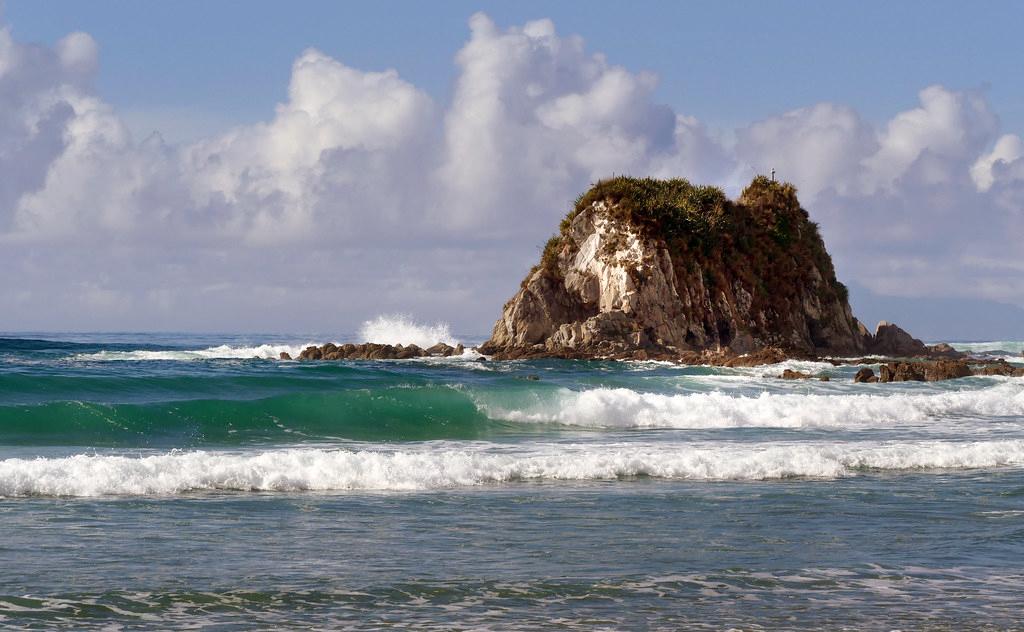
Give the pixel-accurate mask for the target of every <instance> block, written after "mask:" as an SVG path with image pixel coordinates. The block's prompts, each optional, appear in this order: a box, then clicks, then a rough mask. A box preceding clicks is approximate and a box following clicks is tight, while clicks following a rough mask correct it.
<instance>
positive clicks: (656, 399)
mask: <svg viewBox="0 0 1024 632" xmlns="http://www.w3.org/2000/svg"><path fill="white" fill-rule="evenodd" d="M476 403H477V406H478V407H479V408H480V410H481V411H482V412H483V413H484V414H486V415H487V416H489V417H491V418H493V419H499V420H505V421H514V422H530V423H552V424H564V425H572V426H589V427H595V428H732V427H770V428H801V427H830V428H841V427H851V428H858V427H874V426H878V425H891V424H908V423H920V422H924V421H928V420H929V419H937V418H940V417H941V418H946V419H948V418H949V417H951V416H953V417H965V418H978V417H990V416H997V417H998V416H1010V415H1024V383H1021V382H1019V381H1016V380H1014V381H1004V382H1002V383H997V384H996V385H994V386H989V387H987V388H982V389H975V390H963V391H948V392H939V393H913V394H912V393H906V392H894V393H889V394H885V395H867V394H814V393H784V394H779V393H768V392H763V393H761V394H759V395H735V394H727V393H724V392H711V393H688V394H678V395H665V394H659V393H643V392H637V391H633V390H630V389H625V388H595V389H590V390H585V391H570V390H568V389H562V390H560V391H557V392H556V393H554V394H552V395H550V396H547V397H540V398H536V399H534V400H533V401H532V402H531V403H530V404H527V405H525V406H523V407H521V408H515V407H511V406H509V405H508V404H507V403H502V404H496V403H494V402H491V401H488V400H487V399H486V398H477V402H476Z"/></svg>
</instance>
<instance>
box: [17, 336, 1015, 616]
mask: <svg viewBox="0 0 1024 632" xmlns="http://www.w3.org/2000/svg"><path fill="white" fill-rule="evenodd" d="M334 338H335V339H336V340H338V341H339V342H340V341H344V339H345V337H344V336H337V337H334ZM325 339H327V338H320V337H308V336H307V337H295V336H238V335H219V336H194V335H180V334H160V335H155V334H46V335H41V334H4V335H0V568H3V571H4V572H3V573H2V574H0V625H3V626H7V627H12V628H55V627H57V628H66V629H86V628H96V629H184V628H190V627H206V628H212V629H278V628H378V627H388V626H400V627H416V628H434V629H480V628H490V629H535V628H538V627H552V628H560V629H624V628H631V629H632V628H640V629H681V628H682V629H729V628H735V629H751V630H753V629H779V628H784V629H823V628H828V629H844V628H845V629H878V630H889V629H1014V628H1018V627H1021V626H1022V625H1024V624H1022V623H1021V615H1020V612H1021V611H1022V608H1021V600H1020V594H1022V591H1024V571H1022V570H1021V561H1022V560H1024V381H1022V380H1019V379H1017V380H1015V379H1011V378H999V377H976V378H967V379H962V380H955V381H950V382H942V383H930V384H916V383H915V384H887V385H860V384H853V383H852V376H853V373H854V372H856V370H857V369H858V368H859V367H856V366H848V367H834V366H832V365H831V364H828V363H795V362H790V363H786V364H784V365H776V366H769V367H758V368H754V369H722V368H710V367H679V366H672V365H668V364H664V363H655V362H631V363H619V362H578V361H576V362H572V361H531V362H479V361H477V355H476V354H473V353H468V354H467V355H466V356H463V357H459V358H450V359H424V360H409V361H387V362H287V361H285V362H282V361H278V360H276V358H277V356H278V354H279V353H280V352H281V351H289V352H291V353H293V355H294V354H295V352H297V350H298V349H299V348H301V346H302V345H303V344H305V343H308V342H311V341H314V340H315V341H318V342H322V341H323V340H325ZM468 342H472V340H468ZM954 345H955V346H959V347H962V348H969V349H971V350H973V351H975V352H977V353H983V354H987V355H989V356H991V357H1006V358H1009V359H1011V361H1015V362H1019V361H1020V360H1021V357H1020V353H1021V351H1022V349H1024V345H1021V343H1020V342H1015V341H1004V342H994V343H984V344H981V343H974V344H958V343H954ZM784 368H797V369H800V370H804V371H808V372H812V373H822V374H827V375H829V376H830V378H831V380H830V381H828V382H820V381H816V380H815V381H799V382H791V381H783V380H779V379H777V375H778V374H780V373H781V372H782V370H783V369H784Z"/></svg>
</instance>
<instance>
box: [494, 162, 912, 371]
mask: <svg viewBox="0 0 1024 632" xmlns="http://www.w3.org/2000/svg"><path fill="white" fill-rule="evenodd" d="M480 351H481V352H482V353H487V354H492V355H494V356H495V357H497V358H499V359H501V358H522V357H540V356H546V357H566V358H587V357H610V358H664V359H675V360H680V361H684V362H689V361H698V362H704V363H713V364H728V363H729V362H732V361H734V360H735V358H736V357H737V356H745V355H747V354H752V353H756V354H760V355H761V356H765V355H767V356H768V357H765V360H766V361H772V360H771V359H770V358H776V357H821V356H846V357H849V356H854V355H858V354H865V353H875V354H881V355H886V356H903V355H930V351H929V349H928V348H927V347H925V345H924V344H923V343H921V342H920V341H919V340H915V339H914V338H913V337H912V336H910V335H909V334H907V333H906V332H905V331H903V330H902V329H900V328H899V327H896V326H895V325H891V324H889V323H884V322H883V323H881V324H880V325H879V327H878V329H877V330H876V332H875V334H874V335H872V334H871V333H870V332H868V330H867V329H866V328H865V327H864V326H863V325H862V324H861V323H860V322H859V321H857V319H856V318H854V317H853V313H852V311H851V309H850V306H849V303H848V302H847V292H846V287H845V286H843V285H842V284H841V283H839V281H838V280H836V275H835V270H834V268H833V266H832V260H831V258H830V257H829V255H828V253H827V252H826V250H825V245H824V243H823V242H822V239H821V236H820V234H819V233H818V227H817V225H816V224H815V223H814V222H811V221H810V219H809V217H808V214H807V212H806V211H805V210H804V209H803V208H801V207H800V203H799V201H798V200H797V197H796V190H795V188H794V187H793V186H792V185H790V184H782V183H777V182H773V181H770V180H768V179H767V178H765V177H762V176H759V177H757V178H755V179H754V181H753V182H752V183H751V184H750V186H748V187H747V188H746V189H745V190H744V191H743V193H742V195H741V196H740V198H739V199H738V200H737V201H730V200H728V199H727V198H726V197H725V195H724V194H723V193H722V192H721V191H720V190H718V189H716V188H714V187H702V186H694V185H691V184H690V183H689V182H686V181H685V180H653V179H635V178H625V177H620V178H613V179H610V180H604V181H601V182H599V183H597V184H596V185H595V186H594V187H593V188H591V189H590V191H588V192H587V193H586V194H584V195H582V196H581V197H580V198H579V200H577V203H576V205H575V208H574V209H573V210H572V211H571V212H570V213H569V215H568V216H567V217H566V218H565V220H564V221H563V222H562V226H561V230H560V232H559V234H558V235H556V236H555V237H553V238H552V239H551V240H550V241H549V242H548V244H547V246H546V247H545V248H544V252H543V255H542V258H541V262H540V264H539V265H538V266H536V267H534V268H533V269H532V270H531V271H530V273H529V274H528V275H527V277H526V278H525V279H524V280H523V282H522V284H521V287H520V289H519V291H518V292H517V293H516V294H515V296H513V297H512V298H511V299H510V300H509V301H508V302H507V303H506V304H505V307H504V310H503V312H502V315H501V318H500V319H499V320H498V322H497V323H496V324H495V326H494V330H493V332H492V335H491V338H490V340H488V341H487V342H486V343H485V344H484V345H483V346H481V347H480Z"/></svg>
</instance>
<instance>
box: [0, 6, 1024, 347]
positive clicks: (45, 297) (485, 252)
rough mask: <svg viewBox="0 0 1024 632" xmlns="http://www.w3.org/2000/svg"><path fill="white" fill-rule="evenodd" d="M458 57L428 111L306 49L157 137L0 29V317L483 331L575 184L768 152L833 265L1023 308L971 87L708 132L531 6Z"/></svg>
mask: <svg viewBox="0 0 1024 632" xmlns="http://www.w3.org/2000/svg"><path fill="white" fill-rule="evenodd" d="M455 64H456V69H457V71H458V77H457V81H456V83H455V87H454V92H453V94H452V95H451V99H450V103H448V104H447V105H441V104H438V103H435V102H434V101H433V100H432V99H431V98H430V97H429V96H428V95H427V94H426V93H424V92H423V91H421V90H420V89H418V88H417V87H416V86H414V85H412V84H410V83H409V82H407V81H405V80H404V79H402V78H401V76H400V75H399V74H398V72H397V71H395V70H385V71H383V72H368V71H363V70H359V69H356V68H352V67H350V66H347V65H345V63H344V62H343V60H336V59H333V58H331V57H329V56H327V55H325V54H323V53H321V52H319V51H316V50H312V49H311V50H307V51H305V52H304V53H302V54H301V55H300V56H299V57H298V58H297V59H296V60H295V61H294V63H293V65H292V72H291V79H290V82H289V85H288V93H287V99H286V100H285V101H284V102H283V103H281V104H279V105H278V106H277V108H276V111H274V112H272V113H268V117H267V119H266V121H265V122H262V123H258V124H254V125H243V126H238V127H235V128H232V129H228V130H225V131H223V132H221V133H218V134H213V135H211V136H209V137H206V138H202V139H200V140H198V141H195V142H188V143H182V144H175V143H168V142H166V141H164V139H163V138H162V137H161V136H160V135H159V134H158V133H156V134H153V135H149V136H146V137H144V138H138V137H135V136H133V134H132V133H131V131H130V129H129V127H128V126H127V125H126V124H125V119H124V117H123V116H122V115H121V114H120V113H119V112H118V111H117V110H116V109H115V108H113V107H112V106H111V105H110V104H107V103H104V102H103V101H102V100H101V99H99V98H98V97H97V96H96V94H95V92H94V90H93V89H92V79H93V77H94V75H95V73H96V71H97V68H98V65H99V56H98V47H97V44H96V42H95V41H94V40H93V39H92V38H91V37H90V36H89V35H87V34H85V33H72V34H70V35H68V36H67V37H65V38H64V39H62V40H60V41H59V42H58V43H57V44H56V45H54V46H53V47H50V48H48V47H42V46H35V45H27V44H22V43H19V42H16V41H15V40H14V39H13V38H12V37H11V35H10V32H9V30H8V29H6V28H0V170H2V171H3V173H4V177H3V178H0V243H2V244H3V245H4V254H2V255H0V257H2V259H0V266H4V267H5V269H6V270H7V271H8V272H9V274H7V275H5V276H4V277H3V279H2V280H0V300H2V301H3V303H4V304H5V305H6V306H9V310H8V318H9V321H8V323H7V326H8V327H9V328H16V327H17V328H32V324H33V323H40V324H45V325H47V326H50V327H56V328H69V327H71V328H75V327H83V328H93V327H114V326H116V327H127V328H164V329H174V328H176V326H177V327H180V328H191V329H202V328H207V329H214V328H222V329H231V328H233V327H232V326H231V323H232V322H234V323H241V322H246V323H253V324H252V325H251V326H247V327H245V328H264V329H291V330H298V329H313V328H319V329H325V328H334V329H335V330H340V329H344V328H346V327H351V326H353V325H354V324H356V323H358V322H360V321H361V320H363V319H365V318H368V317H370V316H373V315H375V313H377V312H379V311H404V312H418V316H419V317H421V318H427V319H450V320H453V321H454V324H455V326H456V329H460V328H461V331H465V330H471V331H478V332H480V331H484V330H485V329H486V328H487V327H488V326H489V324H490V323H489V322H488V321H489V320H490V319H491V318H493V317H494V314H496V313H497V310H498V308H499V307H500V305H501V302H502V301H503V300H504V299H505V298H507V295H508V294H510V293H511V292H512V291H513V290H514V288H515V287H516V284H517V283H518V280H519V278H520V276H521V275H522V274H523V272H524V271H525V270H526V269H527V267H528V266H529V265H530V264H531V263H532V262H533V260H534V259H535V258H536V256H537V250H536V247H537V246H538V245H539V244H541V243H543V241H544V239H545V238H546V236H547V235H548V234H550V232H551V231H552V230H553V229H554V227H555V226H556V225H557V222H558V220H559V218H560V217H561V216H562V215H563V214H564V213H565V211H566V210H567V209H568V206H569V204H570V203H571V200H572V199H573V198H574V197H575V196H576V195H577V194H578V193H579V192H580V191H582V190H584V189H585V188H586V187H587V186H588V185H589V183H591V182H593V181H595V180H597V179H599V178H601V177H605V176H608V175H611V174H633V175H654V176H659V177H669V176H681V177H687V178H690V179H692V180H695V181H700V182H715V183H719V184H723V185H725V186H727V188H729V190H730V192H732V193H736V188H737V187H738V186H740V185H741V184H742V183H743V182H744V181H745V180H746V179H748V178H749V177H750V176H752V175H753V174H754V173H764V172H767V171H769V170H770V169H771V168H776V169H777V170H778V172H779V174H780V176H781V177H783V178H785V179H787V180H790V181H793V182H794V183H795V184H797V186H798V187H799V188H800V190H801V199H802V200H803V201H804V203H805V206H806V207H807V208H809V209H810V211H811V213H812V216H813V217H814V218H815V219H816V220H818V221H820V222H821V224H822V228H823V231H824V233H825V236H826V239H827V241H828V242H829V245H830V248H831V250H832V251H833V252H834V254H835V255H836V259H837V262H838V263H839V269H840V273H841V274H842V275H844V277H845V278H847V279H849V280H854V281H858V282H860V283H862V284H863V285H865V286H868V287H870V288H872V289H874V290H876V291H883V292H890V293H903V294H905V293H908V292H916V293H919V294H930V295H962V296H984V297H986V298H997V299H999V300H1004V301H1009V302H1016V303H1018V304H1024V284H1022V283H1021V278H1020V273H1019V266H1020V265H1022V262H1021V261H1020V255H1019V252H1020V249H1019V246H1018V244H1019V243H1020V240H1021V238H1022V237H1024V219H1022V217H1021V210H1020V209H1021V206H1022V202H1024V143H1022V141H1021V138H1020V136H1019V135H1016V134H1013V133H1008V134H1003V135H1002V136H1000V133H1001V130H1000V127H999V122H998V118H997V117H996V115H995V113H994V112H993V111H992V110H991V108H990V106H989V105H988V103H987V101H986V99H985V98H984V95H983V94H979V93H975V92H971V91H957V90H952V89H950V88H947V87H943V86H930V87H926V88H924V89H923V90H921V92H920V93H919V94H918V105H917V106H916V107H913V108H911V109H908V110H906V111H903V112H896V113H894V114H893V116H892V117H891V118H890V119H889V120H888V121H886V122H885V123H883V124H881V125H875V124H873V123H871V122H868V121H866V120H865V119H864V118H863V117H861V116H860V115H859V114H858V113H857V112H856V111H855V110H853V109H852V108H850V107H848V106H844V105H842V104H835V103H818V104H809V105H808V106H806V107H803V108H800V109H797V110H793V111H791V112H785V113H782V114H778V115H773V116H768V117H766V118H763V119H762V120H759V121H756V122H753V123H751V124H750V125H747V126H745V127H742V128H740V129H737V130H732V131H729V130H724V131H723V130H709V129H708V128H707V126H706V125H704V124H703V123H702V122H701V121H699V120H697V119H696V118H694V117H693V116H690V115H688V114H687V113H686V112H685V111H681V110H678V109H675V108H673V107H670V106H668V105H664V104H660V103H658V102H657V98H656V96H655V95H656V88H657V84H658V78H657V77H655V76H654V75H652V74H650V73H646V72H642V71H635V70H632V69H627V68H624V67H621V66H618V65H615V64H614V63H612V62H610V61H609V60H607V59H606V58H605V57H604V56H603V55H602V54H600V53H598V52H594V51H592V50H589V49H588V48H587V46H586V44H585V42H584V40H583V39H582V38H580V37H577V36H564V35H560V34H559V33H558V32H557V30H556V28H555V25H554V24H553V23H552V22H551V21H550V20H538V21H534V22H529V23H527V24H524V25H522V26H512V27H508V28H503V27H500V26H498V25H496V24H495V23H494V22H493V21H492V20H491V19H490V18H489V17H487V16H486V15H483V14H477V15H475V16H473V17H472V18H471V19H470V21H469V38H468V41H467V42H466V44H465V45H464V46H463V47H462V49H461V50H460V51H459V52H458V54H457V55H456V57H455ZM723 138H726V139H729V140H727V141H724V140H722V139H723ZM1005 253H1018V254H1016V255H1009V254H1005ZM1015 266H1016V267H1015ZM299 305H301V306H303V307H302V309H297V308H296V306H299ZM204 323H206V324H205V325H204ZM176 324H177V325H176ZM239 327H241V325H237V326H236V327H235V328H239Z"/></svg>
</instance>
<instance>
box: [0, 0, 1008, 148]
mask: <svg viewBox="0 0 1024 632" xmlns="http://www.w3.org/2000/svg"><path fill="white" fill-rule="evenodd" d="M476 11H485V12H486V13H487V14H488V15H490V16H491V17H492V18H494V20H495V21H496V22H498V23H499V24H505V25H512V24H521V23H524V22H526V21H529V20H533V19H537V18H544V17H548V18H551V19H552V20H553V21H554V22H555V24H556V25H557V27H558V29H559V31H560V32H561V33H576V34H580V35H582V36H584V37H585V38H586V39H587V40H588V42H589V43H590V44H591V46H593V47H594V48H595V49H596V50H600V51H601V52H603V53H605V54H606V55H607V56H608V58H609V59H610V60H612V61H613V62H614V63H616V64H622V65H624V66H626V67H627V68H629V69H631V70H634V71H638V70H650V71H653V72H655V73H657V74H658V76H659V77H660V78H661V82H660V84H659V86H658V89H657V92H656V95H657V98H658V99H659V100H661V101H663V102H665V103H668V104H672V105H674V106H677V107H678V108H680V109H682V110H683V111H685V112H686V113H688V114H692V115H694V116H696V117H698V118H699V119H701V120H702V121H705V122H706V123H708V124H709V125H712V126H715V127H718V128H722V129H731V128H732V127H735V126H739V125H741V124H744V123H746V122H749V121H751V120H755V119H758V118H761V117H764V116H767V115H770V114H773V113H777V112H783V111H786V110H790V109H793V108H798V107H802V106H804V105H807V104H808V103H814V102H818V101H835V102H839V103H845V104H848V105H850V106H853V107H854V108H856V109H857V110H858V111H860V112H861V113H862V114H863V115H864V116H866V117H868V118H870V119H872V120H875V121H881V120H884V119H885V118H887V117H889V116H891V115H892V113H893V112H896V111H899V110H901V109H905V108H907V107H908V106H912V105H913V104H914V101H915V99H914V95H915V92H916V91H917V90H918V89H919V88H920V87H922V86H924V85H929V84H933V83H940V84H943V85H946V86H948V87H951V88H957V89H983V90H984V91H985V92H986V94H987V95H988V97H989V99H990V100H991V102H992V104H993V106H994V109H995V110H996V111H998V112H999V115H1000V117H1001V118H1002V119H1003V121H1004V123H1005V124H1006V126H1007V127H1008V128H1011V129H1024V82H1022V81H1020V67H1021V64H1022V62H1024V60H1022V59H1021V57H1022V55H1021V47H1020V39H1019V38H1020V25H1021V24H1024V4H1021V3H1019V2H988V3H983V4H980V5H972V4H970V3H964V2H947V1H928V2H913V1H906V2H870V1H869V2H849V3H837V2H821V3H814V2H794V1H791V0H790V1H785V0H780V1H774V2H709V3H684V2H638V3H623V2H530V1H526V2H523V1H518V2H459V1H448V2H436V3H426V2H393V1H390V2H389V1H382V2H363V3H355V2H332V1H327V2H323V1H320V2H316V1H305V2H299V3H285V2H266V1H246V2H242V1H227V0H223V1H218V2H204V1H199V0H179V1H176V2H137V1H133V0H107V1H105V2H98V3H89V2H69V1H53V0H7V6H6V11H5V13H6V16H7V21H8V22H9V23H10V24H11V25H12V30H13V32H14V34H15V36H16V37H18V39H21V40H26V41H38V42H47V43H52V42H55V41H57V40H58V39H59V38H61V37H63V36H64V35H66V34H67V33H69V32H71V31H76V30H81V31H85V32H87V33H89V34H91V35H92V36H93V37H94V38H96V40H97V41H98V42H99V44H100V55H101V60H102V62H101V63H102V68H101V71H100V73H99V75H98V78H97V89H98V91H99V93H100V94H101V95H102V96H103V97H104V98H105V99H106V100H108V101H110V102H111V103H114V104H116V105H118V106H119V107H121V108H125V109H128V110H133V111H153V112H154V115H162V114H163V113H164V112H166V111H167V110H171V109H181V110H185V111H191V112H193V113H194V114H195V115H196V116H198V117H203V118H204V119H205V120H207V121H210V123H220V122H231V121H237V122H251V121H256V120H260V119H262V118H265V117H266V116H267V113H268V112H269V111H271V110H272V108H273V106H274V104H276V103H278V102H279V101H281V100H283V98H284V96H285V87H286V85H287V81H288V76H289V73H290V68H291V62H292V60H293V59H294V58H295V57H297V56H298V55H299V54H300V53H301V52H302V51H303V50H305V49H306V48H309V47H315V48H318V49H320V50H322V51H323V52H325V53H327V54H328V55H331V56H332V57H334V58H336V59H339V60H341V61H343V62H345V63H346V64H348V65H351V66H354V67H356V68H360V69H364V70H384V69H387V68H395V69H397V70H398V71H399V72H400V73H401V75H402V77H403V78H405V79H407V80H408V81H410V82H411V83H413V84H414V85H416V86H418V87H420V88H421V89H423V90H425V91H427V92H428V93H430V94H431V96H433V97H434V98H435V99H437V100H439V101H444V100H447V99H448V98H450V94H451V90H452V84H453V82H454V80H455V78H456V68H455V67H454V65H453V63H452V57H453V55H454V52H455V51H457V50H458V49H459V47H460V46H461V45H462V44H463V42H464V41H465V39H466V21H467V19H468V18H469V16H470V15H472V14H473V13H475V12H476ZM200 125H204V127H205V126H208V124H206V123H200ZM204 131H205V129H204Z"/></svg>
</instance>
